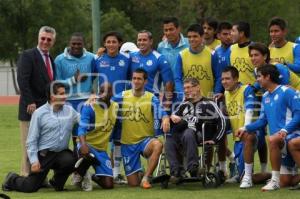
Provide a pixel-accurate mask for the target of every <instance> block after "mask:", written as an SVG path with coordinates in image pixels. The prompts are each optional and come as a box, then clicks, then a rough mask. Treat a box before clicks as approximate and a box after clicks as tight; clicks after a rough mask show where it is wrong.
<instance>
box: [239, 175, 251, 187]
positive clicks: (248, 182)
mask: <svg viewBox="0 0 300 199" xmlns="http://www.w3.org/2000/svg"><path fill="white" fill-rule="evenodd" d="M250 187H253V183H252V179H251V178H249V177H245V176H244V177H243V179H242V182H241V185H240V188H241V189H248V188H250Z"/></svg>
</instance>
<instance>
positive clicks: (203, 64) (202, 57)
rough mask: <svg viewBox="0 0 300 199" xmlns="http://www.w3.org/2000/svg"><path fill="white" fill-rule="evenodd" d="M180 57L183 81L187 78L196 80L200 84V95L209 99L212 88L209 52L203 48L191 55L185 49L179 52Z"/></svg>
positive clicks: (206, 48) (210, 55)
mask: <svg viewBox="0 0 300 199" xmlns="http://www.w3.org/2000/svg"><path fill="white" fill-rule="evenodd" d="M180 55H181V59H182V73H183V81H184V80H185V79H186V78H189V77H194V78H197V79H198V81H199V82H200V87H201V92H202V95H203V96H205V97H210V95H212V94H213V88H214V76H213V72H212V54H211V50H210V49H209V48H208V47H206V46H205V47H204V49H203V50H202V51H201V52H200V53H192V52H190V50H189V48H186V49H184V50H183V51H181V52H180Z"/></svg>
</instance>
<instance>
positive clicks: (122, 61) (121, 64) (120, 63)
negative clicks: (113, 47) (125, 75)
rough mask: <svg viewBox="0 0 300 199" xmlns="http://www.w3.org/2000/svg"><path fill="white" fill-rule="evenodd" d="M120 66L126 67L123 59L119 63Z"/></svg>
mask: <svg viewBox="0 0 300 199" xmlns="http://www.w3.org/2000/svg"><path fill="white" fill-rule="evenodd" d="M119 66H121V67H122V66H125V61H124V60H123V59H121V60H120V61H119Z"/></svg>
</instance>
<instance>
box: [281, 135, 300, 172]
mask: <svg viewBox="0 0 300 199" xmlns="http://www.w3.org/2000/svg"><path fill="white" fill-rule="evenodd" d="M298 137H300V134H298V133H291V134H289V135H287V136H286V138H285V142H284V147H283V148H282V150H281V165H283V166H285V167H287V168H290V169H291V168H294V167H295V165H296V163H295V161H294V159H293V157H292V155H291V154H290V152H289V151H288V148H287V145H288V143H289V141H290V140H292V139H294V138H298Z"/></svg>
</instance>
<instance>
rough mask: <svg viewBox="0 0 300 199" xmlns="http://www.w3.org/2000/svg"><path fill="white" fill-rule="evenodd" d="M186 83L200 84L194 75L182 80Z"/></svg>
mask: <svg viewBox="0 0 300 199" xmlns="http://www.w3.org/2000/svg"><path fill="white" fill-rule="evenodd" d="M188 83H190V84H192V85H193V86H198V85H200V82H199V80H198V79H197V78H195V77H188V78H186V79H185V80H184V81H183V84H188Z"/></svg>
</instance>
